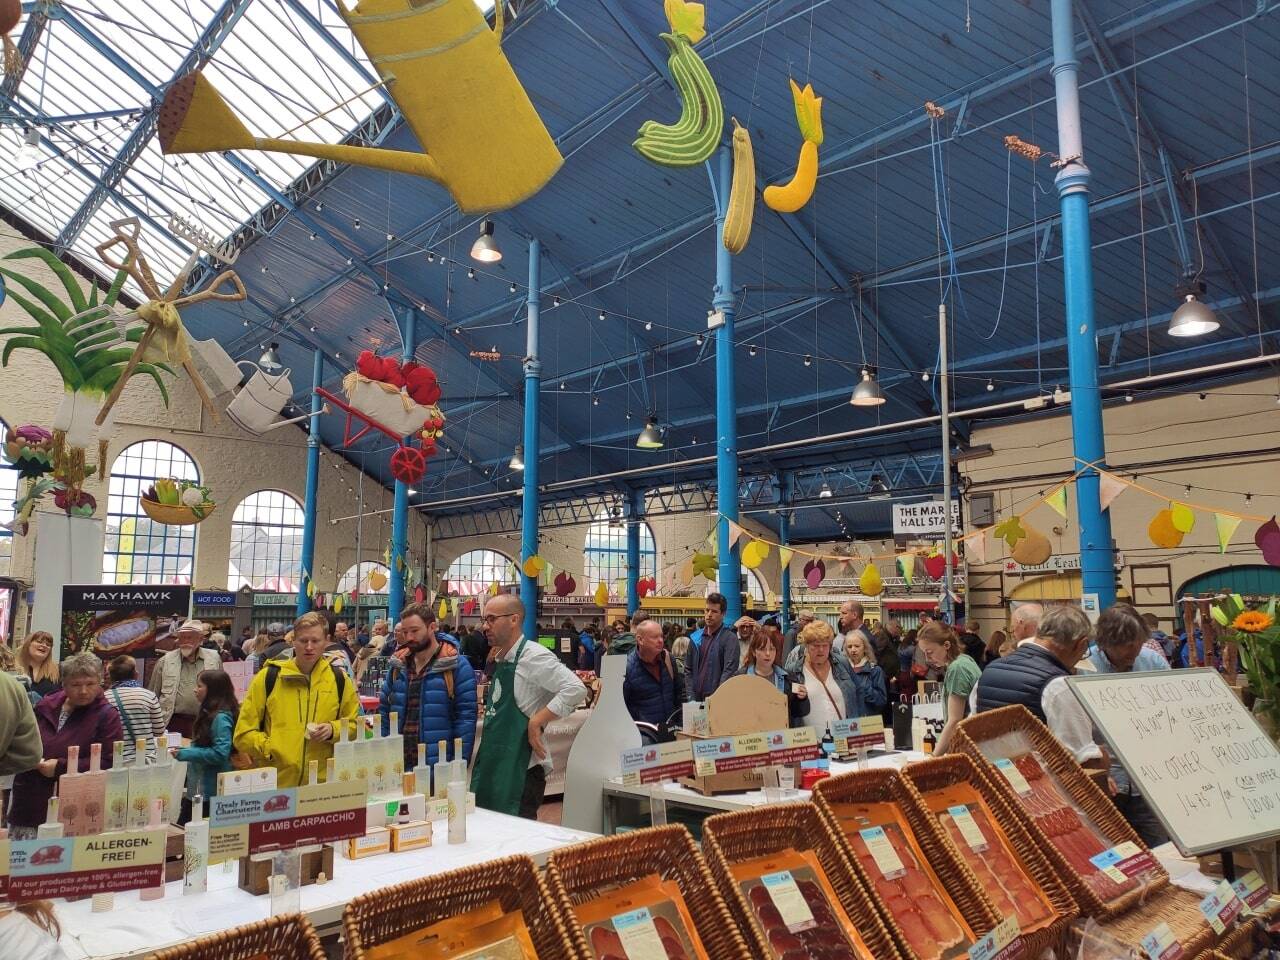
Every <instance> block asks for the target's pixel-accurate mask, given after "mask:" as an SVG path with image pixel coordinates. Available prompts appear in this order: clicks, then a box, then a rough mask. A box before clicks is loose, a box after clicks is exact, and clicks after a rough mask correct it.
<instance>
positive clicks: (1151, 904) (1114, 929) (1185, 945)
mask: <svg viewBox="0 0 1280 960" xmlns="http://www.w3.org/2000/svg"><path fill="white" fill-rule="evenodd" d="M1200 899H1201V897H1200V894H1198V893H1192V892H1191V891H1190V890H1183V889H1181V888H1180V887H1173V886H1170V887H1166V888H1165V889H1162V890H1159V891H1157V892H1156V893H1155V894H1154V895H1153V896H1151V897H1149V898H1148V899H1147V901H1146V902H1145V903H1142V904H1139V905H1138V906H1135V907H1133V908H1132V909H1130V910H1129V912H1128V913H1126V914H1124V915H1123V916H1119V917H1112V918H1110V919H1107V920H1099V921H1098V922H1097V924H1096V929H1097V930H1098V932H1099V933H1100V934H1102V935H1103V936H1102V941H1103V943H1106V944H1110V943H1112V942H1115V943H1122V944H1136V943H1139V942H1141V940H1142V938H1143V937H1145V936H1146V935H1147V934H1148V933H1150V932H1151V931H1152V930H1154V929H1155V928H1156V927H1158V926H1159V925H1160V924H1161V923H1167V924H1168V925H1169V929H1170V930H1172V931H1173V935H1174V936H1175V937H1177V938H1178V943H1180V944H1181V945H1182V949H1183V950H1184V951H1185V953H1184V954H1183V955H1184V956H1188V957H1195V956H1197V955H1199V954H1202V953H1205V952H1207V951H1209V950H1211V949H1213V946H1214V944H1215V943H1216V942H1217V935H1216V934H1215V933H1214V932H1213V928H1212V927H1211V926H1209V924H1208V923H1206V922H1205V919H1204V915H1203V914H1201V913H1200ZM1085 936H1086V937H1087V936H1088V934H1087V933H1086V935H1085ZM1071 955H1072V956H1075V954H1074V953H1072V954H1071Z"/></svg>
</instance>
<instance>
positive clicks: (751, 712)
mask: <svg viewBox="0 0 1280 960" xmlns="http://www.w3.org/2000/svg"><path fill="white" fill-rule="evenodd" d="M707 724H708V726H709V727H710V730H711V736H710V739H714V738H716V737H732V736H737V735H738V734H740V733H764V732H767V731H770V730H785V729H786V728H787V725H788V713H787V696H786V694H784V693H782V692H781V691H780V690H778V688H777V687H775V686H774V685H773V684H772V683H769V682H767V681H766V682H761V679H760V678H759V677H748V676H741V677H730V678H729V679H728V680H726V681H725V682H724V683H722V684H720V687H719V689H717V690H716V692H715V693H713V694H712V695H711V696H709V697H708V698H707ZM676 736H677V738H678V739H681V740H705V739H709V738H707V737H699V736H696V735H694V734H690V733H684V732H680V733H677V734H676ZM770 769H771V768H769V767H756V768H755V769H753V770H735V771H733V772H731V773H717V774H714V775H712V776H709V777H684V778H683V779H681V781H680V783H681V784H682V785H683V786H686V787H688V788H689V789H691V790H697V791H698V792H699V793H701V794H702V795H703V796H704V797H709V796H711V795H712V794H714V793H735V792H736V793H741V792H743V791H747V790H760V789H763V788H764V787H766V786H776V784H770V783H766V778H767V777H769V776H771V772H770ZM794 769H795V776H796V782H797V783H799V781H800V765H799V764H795V765H794Z"/></svg>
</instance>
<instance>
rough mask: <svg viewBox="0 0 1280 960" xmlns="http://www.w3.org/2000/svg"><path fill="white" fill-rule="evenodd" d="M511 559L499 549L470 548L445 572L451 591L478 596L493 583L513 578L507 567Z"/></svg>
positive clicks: (458, 594)
mask: <svg viewBox="0 0 1280 960" xmlns="http://www.w3.org/2000/svg"><path fill="white" fill-rule="evenodd" d="M510 564H511V559H510V558H509V557H505V556H503V555H502V554H500V553H498V551H497V550H470V551H468V552H467V553H464V554H463V555H462V556H460V557H458V559H456V560H454V561H453V563H451V564H449V569H448V570H446V571H445V572H444V579H445V580H446V581H447V582H448V584H449V592H450V593H451V594H454V595H455V596H460V597H478V596H480V594H482V593H484V592H485V591H486V590H488V589H489V585H490V584H491V583H505V582H506V581H508V580H510V579H511V578H510V577H509V576H508V575H507V567H508V566H509V565H510Z"/></svg>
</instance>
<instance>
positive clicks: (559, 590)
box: [553, 570, 578, 597]
mask: <svg viewBox="0 0 1280 960" xmlns="http://www.w3.org/2000/svg"><path fill="white" fill-rule="evenodd" d="M553 585H554V586H555V591H556V596H557V597H571V596H573V591H575V590H577V589H578V583H577V581H576V580H574V579H573V576H572V575H571V574H569V573H568V572H566V571H564V570H561V571H560V572H559V573H557V574H556V578H555V580H554V581H553Z"/></svg>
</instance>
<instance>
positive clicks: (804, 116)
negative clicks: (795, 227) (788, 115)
mask: <svg viewBox="0 0 1280 960" xmlns="http://www.w3.org/2000/svg"><path fill="white" fill-rule="evenodd" d="M788 82H789V83H790V84H791V99H792V100H794V101H795V105H796V123H797V124H798V125H799V127H800V136H801V137H803V138H804V140H803V142H802V143H801V144H800V159H799V160H798V161H797V162H796V172H795V175H794V176H793V177H792V178H791V182H790V183H785V184H778V185H775V186H772V187H765V188H764V202H765V205H766V206H767V207H768V208H769V209H770V210H776V211H778V213H795V212H796V211H797V210H799V209H800V208H801V207H803V206H804V205H805V204H806V203H808V202H809V198H810V197H812V196H813V191H814V188H815V187H816V186H817V185H818V147H820V146H822V98H821V97H818V96H815V95H814V93H813V84H811V83H807V84H805V86H804V89H803V90H802V89H801V88H800V85H799V84H797V83H796V82H795V81H794V80H789V81H788Z"/></svg>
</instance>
